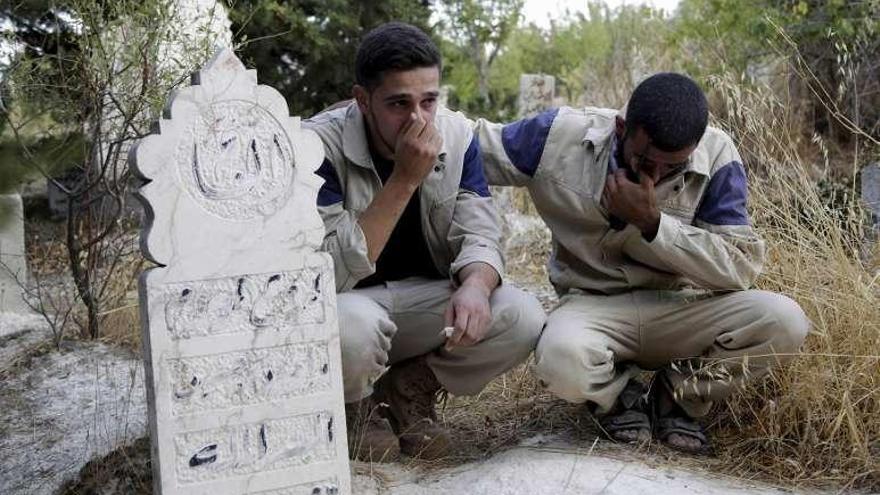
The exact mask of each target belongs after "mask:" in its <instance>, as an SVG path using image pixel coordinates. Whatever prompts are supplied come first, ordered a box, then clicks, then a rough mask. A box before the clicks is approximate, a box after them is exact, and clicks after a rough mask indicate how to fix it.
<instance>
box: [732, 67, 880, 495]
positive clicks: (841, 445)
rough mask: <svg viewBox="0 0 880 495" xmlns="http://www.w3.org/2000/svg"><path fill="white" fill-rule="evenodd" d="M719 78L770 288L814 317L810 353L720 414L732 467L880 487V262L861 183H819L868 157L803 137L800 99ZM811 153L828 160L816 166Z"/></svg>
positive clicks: (813, 481)
mask: <svg viewBox="0 0 880 495" xmlns="http://www.w3.org/2000/svg"><path fill="white" fill-rule="evenodd" d="M715 82H716V87H717V89H718V92H719V94H720V95H721V96H722V97H723V100H724V101H725V103H726V104H727V108H726V109H727V112H726V113H727V116H728V119H727V122H726V125H725V127H727V128H728V129H731V130H732V131H733V134H734V135H735V137H736V139H737V141H738V142H739V143H740V147H741V148H744V149H748V150H749V153H748V159H747V161H748V165H749V169H750V171H751V179H750V180H751V205H750V206H751V208H752V214H753V221H754V222H755V224H756V226H757V228H758V229H759V231H760V233H761V235H762V237H763V238H764V239H765V240H766V241H767V244H768V248H769V257H768V263H767V265H766V266H765V271H764V275H763V276H762V278H761V279H760V280H759V286H760V287H761V288H765V289H768V290H774V291H778V292H782V293H784V294H787V295H789V296H790V297H792V298H794V299H795V300H796V301H797V302H798V303H800V305H801V306H802V307H803V309H804V311H806V313H807V315H808V316H809V318H810V320H811V321H812V323H813V330H812V332H811V334H810V336H809V337H808V339H807V343H806V347H805V349H804V352H803V355H802V356H801V357H799V358H798V359H796V360H795V361H794V362H793V363H792V364H791V365H789V366H786V367H783V368H781V369H779V370H778V371H777V372H776V373H774V374H773V375H772V377H771V378H770V379H769V380H767V381H763V382H760V383H756V384H753V385H752V386H750V387H749V388H748V389H747V390H746V393H745V394H743V395H741V396H738V397H735V398H734V399H732V400H731V401H730V402H729V403H728V405H727V407H726V408H725V410H724V411H723V412H722V413H721V414H720V416H719V418H718V419H719V424H720V425H722V426H720V427H719V428H718V429H717V435H718V437H719V439H720V443H721V445H722V446H723V450H722V451H721V461H722V462H723V464H722V465H721V467H722V468H724V469H725V470H727V471H734V472H738V473H747V474H752V473H761V474H763V475H766V476H769V477H771V478H774V479H778V480H784V481H786V482H791V483H797V484H803V483H807V484H831V485H834V486H836V487H844V488H848V487H853V486H859V487H866V488H871V489H877V488H880V457H878V454H880V443H878V440H880V437H878V434H880V400H878V396H877V394H878V392H880V352H878V349H880V345H878V344H880V272H878V268H880V265H878V264H876V260H877V256H876V247H875V253H874V254H873V255H869V256H867V257H866V256H864V252H865V250H864V244H863V239H864V235H865V232H866V230H865V225H864V219H865V214H864V212H863V211H862V209H861V208H860V206H859V204H858V198H857V192H856V191H855V190H850V191H847V190H845V189H844V190H842V191H841V190H839V189H838V190H837V192H836V193H833V194H830V195H826V196H823V195H821V194H820V188H819V187H817V181H818V180H821V179H827V176H828V175H829V174H830V173H831V172H830V171H832V170H837V173H839V174H841V175H842V176H843V177H841V178H838V180H841V179H843V182H844V183H846V182H849V183H853V184H854V183H855V181H853V180H851V179H853V176H854V175H855V173H856V171H857V168H858V164H857V163H852V164H850V166H849V171H850V173H849V174H848V176H847V174H846V170H847V167H846V166H845V164H841V163H840V162H838V163H837V164H836V165H832V164H830V163H829V161H833V160H834V158H835V157H834V156H833V155H831V156H829V155H826V154H825V153H823V146H822V142H821V140H819V139H817V138H814V139H813V140H812V142H807V143H805V142H804V140H803V139H800V138H799V137H800V136H802V135H803V132H802V129H800V127H799V126H798V125H797V121H794V120H792V119H793V118H794V117H795V116H794V115H792V114H791V113H790V112H789V111H788V110H787V109H788V108H791V107H792V105H790V103H791V102H788V101H785V99H784V98H780V97H779V96H777V95H774V94H773V93H771V92H770V91H769V90H767V89H762V88H755V89H745V88H743V87H742V86H741V85H739V84H736V83H735V82H734V81H731V80H730V79H724V78H719V79H717V80H716V81H715ZM871 145H872V146H876V145H877V143H872V144H871ZM811 146H812V148H813V150H812V153H810V150H809V148H810V147H811ZM805 148H806V151H805ZM874 151H875V152H876V148H874ZM810 154H812V156H819V157H823V158H824V160H828V161H824V160H823V158H820V159H819V162H818V163H811V162H810V160H809V159H805V158H804V156H805V155H806V156H809V155H810Z"/></svg>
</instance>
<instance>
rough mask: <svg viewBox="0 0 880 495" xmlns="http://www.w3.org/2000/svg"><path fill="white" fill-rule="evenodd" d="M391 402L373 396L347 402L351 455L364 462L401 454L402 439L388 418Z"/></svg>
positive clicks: (346, 414) (346, 413)
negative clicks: (384, 402)
mask: <svg viewBox="0 0 880 495" xmlns="http://www.w3.org/2000/svg"><path fill="white" fill-rule="evenodd" d="M382 409H387V406H384V405H382V404H379V403H378V402H376V401H375V400H374V399H373V397H372V396H370V397H367V398H365V399H362V400H360V401H358V402H351V403H348V404H346V405H345V425H346V427H347V428H348V455H349V457H351V458H352V459H357V460H359V461H364V462H392V461H396V460H398V459H399V458H400V442H399V441H398V440H397V435H395V434H394V430H392V429H391V424H390V423H389V422H388V420H387V419H386V418H385V415H384V412H385V411H383V410H382Z"/></svg>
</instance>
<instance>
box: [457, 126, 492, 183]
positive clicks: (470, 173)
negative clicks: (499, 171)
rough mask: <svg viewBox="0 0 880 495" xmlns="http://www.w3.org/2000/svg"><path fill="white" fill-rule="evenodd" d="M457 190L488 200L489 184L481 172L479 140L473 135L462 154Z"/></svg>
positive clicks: (481, 162)
mask: <svg viewBox="0 0 880 495" xmlns="http://www.w3.org/2000/svg"><path fill="white" fill-rule="evenodd" d="M458 187H459V189H465V190H468V191H471V192H473V193H476V194H478V195H480V196H482V197H484V198H488V197H489V196H490V194H489V183H488V182H486V173H485V172H484V171H483V158H482V155H480V139H479V138H478V137H477V135H476V134H474V137H473V139H471V144H469V145H468V149H467V151H465V152H464V163H463V165H462V169H461V182H460V183H459V186H458Z"/></svg>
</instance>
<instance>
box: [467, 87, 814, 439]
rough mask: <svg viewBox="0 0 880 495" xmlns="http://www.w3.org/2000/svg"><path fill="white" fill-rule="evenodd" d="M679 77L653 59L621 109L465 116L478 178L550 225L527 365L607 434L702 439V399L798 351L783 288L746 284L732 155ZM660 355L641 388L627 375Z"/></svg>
mask: <svg viewBox="0 0 880 495" xmlns="http://www.w3.org/2000/svg"><path fill="white" fill-rule="evenodd" d="M707 122H708V106H707V103H706V98H705V96H704V94H703V92H702V91H701V90H700V88H699V87H698V86H697V84H696V83H695V82H694V81H692V80H691V79H689V78H687V77H685V76H683V75H680V74H673V73H664V74H657V75H654V76H652V77H650V78H648V79H646V80H645V81H644V82H642V83H641V84H640V85H639V86H638V87H637V88H636V89H635V91H634V92H633V94H632V95H631V97H630V100H629V103H628V105H627V107H626V113H625V115H624V114H622V113H620V112H618V111H617V110H612V109H599V108H584V109H574V108H559V109H554V110H550V111H547V112H545V113H543V114H540V115H538V116H536V117H534V118H528V119H524V120H520V121H518V122H514V123H511V124H509V125H499V124H493V123H491V122H487V121H480V122H479V123H478V137H479V139H480V144H481V145H482V149H483V160H484V162H485V165H486V174H487V176H488V179H489V183H490V184H497V185H509V186H520V187H526V188H528V191H529V193H530V195H531V197H532V199H533V200H534V203H535V206H536V207H537V210H538V212H539V213H540V215H541V216H542V217H543V219H544V221H545V222H546V223H547V225H548V227H549V228H550V230H551V231H552V233H553V244H554V245H553V250H552V257H551V259H550V261H549V272H550V279H551V282H552V283H553V285H554V286H555V288H556V290H557V292H558V293H559V294H560V296H561V299H560V303H559V306H558V307H557V308H556V309H555V310H554V311H552V312H551V314H550V315H549V317H548V319H547V325H546V328H545V330H544V333H543V335H542V336H541V340H540V341H539V343H538V346H537V349H536V351H535V359H536V372H537V375H538V378H539V379H540V380H541V383H543V384H544V385H545V386H546V387H547V388H548V389H549V390H550V391H551V392H553V393H555V394H556V395H558V396H559V397H561V398H563V399H565V400H568V401H571V402H577V403H580V402H587V403H589V404H590V405H591V406H593V408H594V411H595V412H596V413H597V414H599V415H600V416H601V422H602V424H603V426H604V428H605V430H606V431H607V433H608V434H609V435H610V436H611V437H612V438H614V439H617V440H622V441H635V440H645V439H649V438H650V437H651V435H652V433H653V435H654V436H655V438H657V439H658V440H660V441H661V442H664V443H666V444H668V445H670V446H672V447H674V448H678V449H681V450H685V451H688V452H705V451H707V450H708V448H709V441H708V439H707V438H706V435H705V432H704V431H703V429H702V427H701V426H700V424H699V423H698V422H697V421H695V420H694V418H697V417H699V416H703V415H705V414H706V413H707V412H708V411H709V408H710V407H711V406H712V404H713V403H714V402H717V401H719V400H722V399H724V398H725V397H727V396H728V395H729V394H730V393H731V392H732V391H733V390H734V389H735V387H737V386H739V385H741V384H742V383H743V382H744V381H745V380H747V379H755V378H758V377H759V376H760V375H762V374H764V373H765V372H766V371H767V370H769V369H770V367H771V366H772V365H774V364H777V363H780V362H783V361H785V360H787V359H788V358H790V357H791V355H792V354H793V353H795V352H796V351H797V349H798V347H799V346H800V345H801V343H802V342H803V341H804V338H805V336H806V334H807V331H808V329H809V326H810V325H809V322H808V320H807V318H806V316H805V315H804V313H803V311H801V308H800V307H799V306H798V305H797V304H796V303H795V302H794V301H792V300H791V299H789V298H787V297H785V296H782V295H779V294H774V293H771V292H766V291H760V290H752V289H750V287H751V286H752V284H753V283H754V281H755V279H756V278H757V276H758V274H759V272H760V270H761V266H762V263H763V261H764V254H765V253H764V251H765V249H764V244H763V242H762V241H761V240H760V239H759V238H758V236H757V235H756V233H755V231H754V230H753V229H752V227H751V226H750V222H749V216H748V212H747V210H746V196H747V184H746V173H745V170H744V168H743V165H742V160H741V159H740V156H739V154H738V153H737V150H736V148H735V147H734V144H733V142H732V141H731V139H730V138H729V137H728V136H727V135H726V134H725V133H724V132H722V131H720V130H718V129H714V128H711V127H708V128H707ZM640 369H648V370H659V372H658V373H657V374H656V375H655V380H654V381H653V386H652V387H651V389H650V393H646V391H645V390H643V388H642V385H640V384H639V383H637V382H636V381H635V380H633V378H634V376H635V375H636V374H637V373H638V372H639V370H640Z"/></svg>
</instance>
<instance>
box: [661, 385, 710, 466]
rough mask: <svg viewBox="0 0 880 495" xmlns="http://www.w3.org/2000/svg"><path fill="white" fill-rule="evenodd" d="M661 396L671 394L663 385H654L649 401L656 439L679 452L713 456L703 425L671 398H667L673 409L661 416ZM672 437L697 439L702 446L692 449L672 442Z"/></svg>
mask: <svg viewBox="0 0 880 495" xmlns="http://www.w3.org/2000/svg"><path fill="white" fill-rule="evenodd" d="M659 389H663V390H659ZM660 394H667V395H668V394H669V392H668V391H667V390H666V389H665V387H664V385H663V384H660V383H654V385H653V390H651V394H650V399H649V401H650V403H651V417H652V420H653V424H654V438H655V439H656V440H657V441H659V442H660V443H662V444H663V445H666V446H667V447H669V448H671V449H674V450H677V451H679V452H685V453H688V454H695V455H711V454H712V452H713V451H712V443H711V442H710V441H709V437H708V436H706V430H705V429H704V428H703V425H701V424H700V423H699V422H698V421H697V420H696V419H694V418H692V417H690V416H688V414H687V413H686V412H684V410H683V409H682V408H681V407H680V406H679V405H678V404H676V403H675V401H674V400H672V399H671V398H669V397H667V400H671V401H672V404H673V406H672V409H670V410H669V411H668V412H667V413H665V414H660V407H659V400H658V396H659V395H660ZM671 435H680V436H682V437H687V438H692V439H695V440H697V441H698V442H699V444H700V445H699V447H697V448H690V447H687V446H684V445H680V444H676V443H673V442H670V441H669V437H670V436H671Z"/></svg>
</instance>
